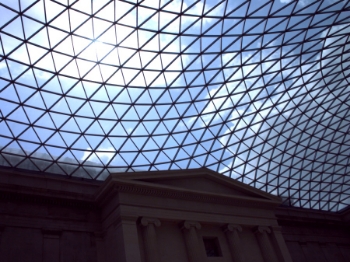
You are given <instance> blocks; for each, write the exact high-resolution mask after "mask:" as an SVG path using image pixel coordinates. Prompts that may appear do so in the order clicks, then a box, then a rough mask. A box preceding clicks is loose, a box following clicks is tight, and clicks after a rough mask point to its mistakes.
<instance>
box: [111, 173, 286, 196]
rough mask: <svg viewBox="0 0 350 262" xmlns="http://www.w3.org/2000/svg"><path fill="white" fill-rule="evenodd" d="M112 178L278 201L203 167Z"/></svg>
mask: <svg viewBox="0 0 350 262" xmlns="http://www.w3.org/2000/svg"><path fill="white" fill-rule="evenodd" d="M112 179H114V180H119V181H128V182H129V183H135V184H138V185H141V184H142V185H148V186H152V187H158V188H168V189H174V190H182V191H187V192H197V193H205V194H208V193H209V194H215V195H221V196H223V195H225V196H230V197H244V198H254V199H261V200H271V201H279V198H278V197H276V196H273V195H271V194H268V193H266V192H264V191H261V190H259V189H256V188H253V187H251V186H249V185H246V184H243V183H241V182H239V181H236V180H234V179H232V178H229V177H226V176H224V175H222V174H219V173H216V172H214V171H212V170H209V169H206V168H200V169H192V170H176V171H156V172H135V173H124V174H113V175H112Z"/></svg>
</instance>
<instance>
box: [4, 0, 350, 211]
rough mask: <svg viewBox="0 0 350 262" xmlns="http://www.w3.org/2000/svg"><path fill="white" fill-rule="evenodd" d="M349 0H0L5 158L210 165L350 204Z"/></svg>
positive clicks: (281, 189)
mask: <svg viewBox="0 0 350 262" xmlns="http://www.w3.org/2000/svg"><path fill="white" fill-rule="evenodd" d="M349 24H350V2H348V1H335V0H323V1H311V0H303V1H291V0H278V1H268V0H259V1H237V0H224V1H214V0H210V1H189V0H188V1H184V0H183V1H180V0H175V1H167V0H161V1H160V0H159V1H155V0H147V1H137V0H134V1H133V0H129V1H114V0H99V1H94V0H80V1H74V0H73V1H72V0H69V1H68V0H60V1H58V0H57V1H55V0H37V1H36V0H5V1H4V0H0V165H2V166H10V167H16V168H23V169H30V170H36V171H39V172H40V171H42V172H51V173H59V174H63V175H67V176H74V177H84V178H90V179H100V180H102V179H105V177H106V176H107V175H108V174H109V173H110V172H121V171H137V170H168V169H188V168H198V167H208V168H210V169H212V170H215V171H218V172H221V173H223V174H225V175H227V176H230V177H232V178H234V179H237V180H239V181H242V182H244V183H247V184H250V185H252V186H254V187H257V188H259V189H262V190H265V191H267V192H270V193H273V194H276V195H279V196H281V197H282V198H283V199H284V204H286V205H292V206H296V207H304V208H313V209H319V210H329V211H339V210H341V209H343V208H344V207H346V206H348V205H349V202H350V200H349V193H350V188H349V186H350V182H349V152H350V139H349V138H350V135H349V120H350V115H349V114H350V112H349V106H350V101H349V96H350V88H349V83H350V75H349V73H350V39H349V37H350V34H349V33H350V26H349Z"/></svg>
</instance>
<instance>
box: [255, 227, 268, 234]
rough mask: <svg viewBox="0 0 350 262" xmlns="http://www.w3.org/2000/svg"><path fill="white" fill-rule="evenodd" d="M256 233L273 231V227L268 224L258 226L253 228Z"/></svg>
mask: <svg viewBox="0 0 350 262" xmlns="http://www.w3.org/2000/svg"><path fill="white" fill-rule="evenodd" d="M253 232H254V234H264V233H267V234H270V233H271V229H270V228H269V227H266V226H257V227H255V228H254V229H253Z"/></svg>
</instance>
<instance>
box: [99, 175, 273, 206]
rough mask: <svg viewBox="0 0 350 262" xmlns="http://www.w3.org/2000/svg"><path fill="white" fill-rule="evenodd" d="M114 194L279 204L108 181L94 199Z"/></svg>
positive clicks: (250, 204)
mask: <svg viewBox="0 0 350 262" xmlns="http://www.w3.org/2000/svg"><path fill="white" fill-rule="evenodd" d="M111 191H113V192H114V193H116V192H122V193H131V194H136V195H142V196H154V197H160V198H173V199H181V200H187V201H199V202H206V203H208V202H211V203H217V204H226V205H235V206H245V207H271V208H273V207H277V206H278V205H279V204H280V203H279V202H277V201H273V200H267V199H259V198H253V197H242V196H235V195H233V196H232V195H223V194H222V195H221V194H214V193H207V192H201V191H192V190H186V189H175V188H170V187H166V186H160V185H151V184H147V183H142V182H135V181H130V180H116V179H114V180H110V181H109V182H108V183H107V184H106V185H105V186H104V187H103V188H102V189H101V191H100V192H99V194H98V195H97V197H96V199H97V200H98V202H100V203H101V202H104V201H106V200H107V199H108V198H110V197H111V196H112V194H111Z"/></svg>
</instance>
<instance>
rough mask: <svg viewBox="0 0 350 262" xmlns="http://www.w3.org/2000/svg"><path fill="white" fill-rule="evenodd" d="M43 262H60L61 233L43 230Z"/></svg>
mask: <svg viewBox="0 0 350 262" xmlns="http://www.w3.org/2000/svg"><path fill="white" fill-rule="evenodd" d="M42 234H43V261H44V262H46V261H47V262H49V261H50V262H55V261H57V262H59V261H60V237H61V234H62V231H60V230H48V229H43V230H42Z"/></svg>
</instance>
